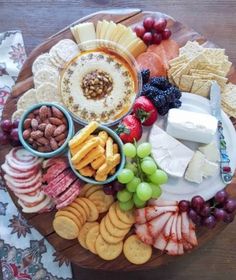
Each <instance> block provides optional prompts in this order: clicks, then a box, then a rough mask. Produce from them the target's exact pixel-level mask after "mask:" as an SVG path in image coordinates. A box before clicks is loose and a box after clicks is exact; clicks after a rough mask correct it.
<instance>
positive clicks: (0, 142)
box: [0, 131, 8, 145]
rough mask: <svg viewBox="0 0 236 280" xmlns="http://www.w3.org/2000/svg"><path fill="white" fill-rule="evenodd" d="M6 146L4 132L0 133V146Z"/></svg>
mask: <svg viewBox="0 0 236 280" xmlns="http://www.w3.org/2000/svg"><path fill="white" fill-rule="evenodd" d="M6 144H8V136H7V134H5V133H4V132H2V131H0V145H6Z"/></svg>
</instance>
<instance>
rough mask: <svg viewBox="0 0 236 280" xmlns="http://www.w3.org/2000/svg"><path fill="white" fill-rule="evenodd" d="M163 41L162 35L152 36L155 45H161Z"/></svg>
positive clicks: (155, 34)
mask: <svg viewBox="0 0 236 280" xmlns="http://www.w3.org/2000/svg"><path fill="white" fill-rule="evenodd" d="M161 41H162V36H161V34H160V33H154V34H153V35H152V42H153V44H157V45H159V44H160V43H161Z"/></svg>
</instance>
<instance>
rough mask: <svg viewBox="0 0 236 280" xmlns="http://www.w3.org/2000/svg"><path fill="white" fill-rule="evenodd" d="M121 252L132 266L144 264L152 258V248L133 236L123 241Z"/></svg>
mask: <svg viewBox="0 0 236 280" xmlns="http://www.w3.org/2000/svg"><path fill="white" fill-rule="evenodd" d="M123 252H124V255H125V257H126V259H127V260H128V261H129V262H131V263H133V264H144V263H146V262H147V261H148V260H149V259H150V258H151V256H152V246H151V245H148V244H145V243H143V242H142V241H141V240H140V239H139V238H138V236H137V235H136V234H134V235H131V236H130V237H128V238H127V239H126V240H125V242H124V248H123Z"/></svg>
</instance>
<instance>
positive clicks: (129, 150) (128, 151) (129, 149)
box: [123, 143, 136, 158]
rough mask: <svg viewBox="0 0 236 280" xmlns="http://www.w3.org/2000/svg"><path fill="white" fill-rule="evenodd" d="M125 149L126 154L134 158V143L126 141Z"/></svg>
mask: <svg viewBox="0 0 236 280" xmlns="http://www.w3.org/2000/svg"><path fill="white" fill-rule="evenodd" d="M123 151H124V154H125V156H127V157H129V158H133V157H135V156H136V148H135V146H134V144H131V143H126V144H125V145H124V146H123Z"/></svg>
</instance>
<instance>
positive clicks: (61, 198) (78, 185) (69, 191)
mask: <svg viewBox="0 0 236 280" xmlns="http://www.w3.org/2000/svg"><path fill="white" fill-rule="evenodd" d="M81 187H82V182H81V181H80V180H79V179H77V180H76V181H75V182H74V183H73V184H72V185H71V186H70V187H69V188H68V189H67V190H66V191H65V192H64V193H63V194H61V195H60V196H59V197H57V198H56V203H57V204H61V203H63V202H64V201H65V200H67V199H68V198H69V197H70V196H71V195H72V193H73V192H77V190H78V191H79V192H80V189H81ZM79 192H78V194H79Z"/></svg>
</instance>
